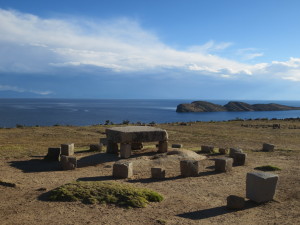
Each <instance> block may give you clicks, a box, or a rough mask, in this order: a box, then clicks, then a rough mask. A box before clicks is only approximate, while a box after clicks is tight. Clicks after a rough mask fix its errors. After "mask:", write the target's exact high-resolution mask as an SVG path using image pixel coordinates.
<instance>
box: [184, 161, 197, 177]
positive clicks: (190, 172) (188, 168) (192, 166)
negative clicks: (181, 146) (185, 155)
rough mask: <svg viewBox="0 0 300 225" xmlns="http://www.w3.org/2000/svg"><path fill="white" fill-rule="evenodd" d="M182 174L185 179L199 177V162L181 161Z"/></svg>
mask: <svg viewBox="0 0 300 225" xmlns="http://www.w3.org/2000/svg"><path fill="white" fill-rule="evenodd" d="M180 172H181V176H183V177H195V176H198V175H199V161H196V160H181V161H180Z"/></svg>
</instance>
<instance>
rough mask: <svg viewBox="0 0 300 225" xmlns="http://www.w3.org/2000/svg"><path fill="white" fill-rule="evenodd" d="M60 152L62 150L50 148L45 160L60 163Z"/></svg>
mask: <svg viewBox="0 0 300 225" xmlns="http://www.w3.org/2000/svg"><path fill="white" fill-rule="evenodd" d="M60 152H61V149H60V148H48V154H47V155H46V156H45V158H44V159H45V160H48V161H59V156H60Z"/></svg>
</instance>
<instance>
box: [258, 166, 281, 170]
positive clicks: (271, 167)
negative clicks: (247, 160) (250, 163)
mask: <svg viewBox="0 0 300 225" xmlns="http://www.w3.org/2000/svg"><path fill="white" fill-rule="evenodd" d="M254 169H255V170H261V171H276V170H281V169H280V168H279V167H276V166H271V165H266V166H259V167H255V168H254Z"/></svg>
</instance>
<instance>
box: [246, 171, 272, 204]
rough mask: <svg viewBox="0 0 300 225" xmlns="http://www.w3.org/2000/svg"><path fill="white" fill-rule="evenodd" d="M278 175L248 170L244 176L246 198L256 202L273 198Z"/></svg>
mask: <svg viewBox="0 0 300 225" xmlns="http://www.w3.org/2000/svg"><path fill="white" fill-rule="evenodd" d="M277 181H278V175H276V174H272V173H265V172H250V173H247V177H246V198H248V199H250V200H252V201H255V202H257V203H263V202H268V201H271V200H273V198H274V195H275V191H276V186H277Z"/></svg>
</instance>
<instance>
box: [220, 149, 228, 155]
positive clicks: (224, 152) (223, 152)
mask: <svg viewBox="0 0 300 225" xmlns="http://www.w3.org/2000/svg"><path fill="white" fill-rule="evenodd" d="M219 153H220V154H223V155H226V154H228V149H226V148H219Z"/></svg>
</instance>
